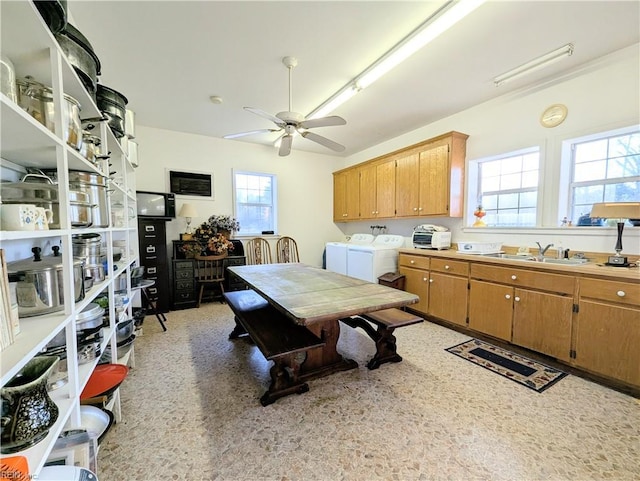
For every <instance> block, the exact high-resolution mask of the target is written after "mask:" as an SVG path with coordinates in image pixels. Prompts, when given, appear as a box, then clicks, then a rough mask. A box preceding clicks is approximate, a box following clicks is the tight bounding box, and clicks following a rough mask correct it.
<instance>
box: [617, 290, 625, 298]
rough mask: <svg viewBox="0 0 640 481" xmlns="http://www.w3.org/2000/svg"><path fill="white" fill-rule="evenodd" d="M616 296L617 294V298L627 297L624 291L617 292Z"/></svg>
mask: <svg viewBox="0 0 640 481" xmlns="http://www.w3.org/2000/svg"><path fill="white" fill-rule="evenodd" d="M616 294H618V297H624V296H626V295H627V294H626V293H625V292H624V291H618V292H616Z"/></svg>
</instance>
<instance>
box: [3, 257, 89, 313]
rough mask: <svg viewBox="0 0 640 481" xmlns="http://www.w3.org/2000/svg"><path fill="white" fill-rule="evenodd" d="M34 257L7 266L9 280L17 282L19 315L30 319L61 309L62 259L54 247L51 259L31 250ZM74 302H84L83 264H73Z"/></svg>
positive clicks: (62, 304)
mask: <svg viewBox="0 0 640 481" xmlns="http://www.w3.org/2000/svg"><path fill="white" fill-rule="evenodd" d="M32 251H33V253H34V257H33V258H30V259H23V260H20V261H16V262H11V263H9V264H7V269H8V271H9V279H10V280H11V281H12V282H17V286H16V292H17V297H18V316H19V317H30V316H37V315H40V314H46V313H50V312H56V311H61V310H63V309H64V290H63V286H64V273H63V269H62V256H61V255H60V254H59V248H58V247H57V246H54V255H53V256H43V257H41V256H40V252H41V249H40V248H39V247H34V248H33V249H32ZM73 290H74V300H75V302H78V301H81V300H82V299H84V294H85V292H84V261H82V260H80V259H74V261H73Z"/></svg>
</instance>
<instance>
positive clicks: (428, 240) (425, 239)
mask: <svg viewBox="0 0 640 481" xmlns="http://www.w3.org/2000/svg"><path fill="white" fill-rule="evenodd" d="M413 247H414V248H416V249H438V250H440V249H449V248H450V247H451V232H444V231H435V230H427V229H416V230H414V231H413Z"/></svg>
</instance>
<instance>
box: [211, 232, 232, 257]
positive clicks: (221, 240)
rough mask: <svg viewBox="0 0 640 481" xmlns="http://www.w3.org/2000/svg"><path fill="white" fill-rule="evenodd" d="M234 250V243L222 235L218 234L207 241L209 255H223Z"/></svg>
mask: <svg viewBox="0 0 640 481" xmlns="http://www.w3.org/2000/svg"><path fill="white" fill-rule="evenodd" d="M232 250H233V243H232V242H231V241H230V240H229V239H227V238H226V237H225V236H223V235H222V234H216V235H214V236H213V237H211V238H209V240H208V241H207V253H211V254H213V255H222V254H226V253H227V252H229V251H232Z"/></svg>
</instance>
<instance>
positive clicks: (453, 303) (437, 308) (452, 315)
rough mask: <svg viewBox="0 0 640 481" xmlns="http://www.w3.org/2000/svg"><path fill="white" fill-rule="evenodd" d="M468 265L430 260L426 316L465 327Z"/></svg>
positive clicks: (444, 260) (442, 260) (447, 260)
mask: <svg viewBox="0 0 640 481" xmlns="http://www.w3.org/2000/svg"><path fill="white" fill-rule="evenodd" d="M468 286H469V263H468V262H460V261H455V260H451V259H431V266H430V272H429V307H428V309H427V314H429V315H431V316H434V317H437V318H438V319H444V320H445V321H449V322H452V323H454V324H458V325H460V326H465V327H466V326H467V297H468V296H467V292H468Z"/></svg>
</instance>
